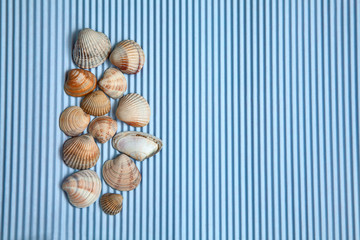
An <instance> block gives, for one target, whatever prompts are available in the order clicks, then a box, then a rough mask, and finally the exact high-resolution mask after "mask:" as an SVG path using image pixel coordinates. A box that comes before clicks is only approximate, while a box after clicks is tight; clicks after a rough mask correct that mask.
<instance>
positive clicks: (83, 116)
mask: <svg viewBox="0 0 360 240" xmlns="http://www.w3.org/2000/svg"><path fill="white" fill-rule="evenodd" d="M89 122H90V115H89V114H87V113H85V112H84V111H83V110H82V109H81V108H80V107H77V106H72V107H68V108H66V109H65V110H64V111H63V112H62V113H61V115H60V123H59V125H60V129H61V130H62V131H63V132H64V133H65V134H66V135H68V136H72V137H74V136H77V135H79V134H80V133H82V132H83V131H84V130H85V129H86V127H87V126H88V124H89Z"/></svg>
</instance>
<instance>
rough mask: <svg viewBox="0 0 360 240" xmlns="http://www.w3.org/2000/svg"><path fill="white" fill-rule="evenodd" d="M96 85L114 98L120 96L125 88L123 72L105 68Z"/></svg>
mask: <svg viewBox="0 0 360 240" xmlns="http://www.w3.org/2000/svg"><path fill="white" fill-rule="evenodd" d="M98 85H99V88H100V89H101V90H103V91H104V92H105V93H106V94H107V95H108V96H109V97H111V98H114V99H118V98H120V97H121V96H122V95H123V94H124V92H125V91H126V88H127V82H126V78H125V76H124V74H122V72H121V71H120V70H118V69H116V68H108V69H106V71H105V72H104V76H103V77H102V79H100V80H99V83H98Z"/></svg>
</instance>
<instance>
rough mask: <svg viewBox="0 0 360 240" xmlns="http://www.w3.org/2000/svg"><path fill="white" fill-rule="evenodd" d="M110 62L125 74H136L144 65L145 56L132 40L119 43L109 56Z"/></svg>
mask: <svg viewBox="0 0 360 240" xmlns="http://www.w3.org/2000/svg"><path fill="white" fill-rule="evenodd" d="M110 62H111V63H112V64H114V65H115V66H117V67H118V68H119V69H120V71H122V72H123V73H126V74H135V73H138V72H139V71H140V70H141V69H142V67H143V66H144V63H145V54H144V51H143V50H142V48H141V47H140V45H139V44H138V43H137V42H135V41H133V40H124V41H121V42H119V43H118V44H117V45H116V46H115V48H114V50H113V51H112V52H111V54H110Z"/></svg>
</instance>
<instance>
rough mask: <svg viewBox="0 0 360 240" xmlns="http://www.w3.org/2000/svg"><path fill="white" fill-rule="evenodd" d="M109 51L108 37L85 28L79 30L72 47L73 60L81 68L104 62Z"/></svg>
mask: <svg viewBox="0 0 360 240" xmlns="http://www.w3.org/2000/svg"><path fill="white" fill-rule="evenodd" d="M110 51H111V43H110V40H109V38H108V37H107V36H106V35H105V34H104V33H101V32H96V31H94V30H92V29H89V28H85V29H83V30H81V31H80V32H79V35H78V38H77V40H76V42H75V45H74V48H73V53H72V56H73V60H74V62H75V64H76V65H78V66H79V67H81V68H94V67H97V66H99V65H100V64H102V63H103V62H105V60H106V59H107V57H108V56H109V53H110Z"/></svg>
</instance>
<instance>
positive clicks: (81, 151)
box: [63, 134, 100, 169]
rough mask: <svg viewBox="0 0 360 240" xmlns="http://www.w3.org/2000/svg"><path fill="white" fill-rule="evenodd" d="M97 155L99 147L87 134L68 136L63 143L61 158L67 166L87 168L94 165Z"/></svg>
mask: <svg viewBox="0 0 360 240" xmlns="http://www.w3.org/2000/svg"><path fill="white" fill-rule="evenodd" d="M99 157H100V149H99V147H98V146H97V144H96V143H95V140H94V138H93V137H92V136H91V135H89V134H85V135H81V136H78V137H73V138H70V139H68V140H66V141H65V143H64V146H63V159H64V162H65V164H66V165H67V166H68V167H71V168H74V169H89V168H92V167H93V166H95V164H96V162H97V161H98V160H99Z"/></svg>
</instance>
